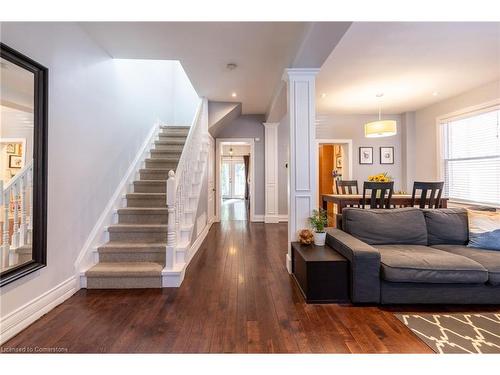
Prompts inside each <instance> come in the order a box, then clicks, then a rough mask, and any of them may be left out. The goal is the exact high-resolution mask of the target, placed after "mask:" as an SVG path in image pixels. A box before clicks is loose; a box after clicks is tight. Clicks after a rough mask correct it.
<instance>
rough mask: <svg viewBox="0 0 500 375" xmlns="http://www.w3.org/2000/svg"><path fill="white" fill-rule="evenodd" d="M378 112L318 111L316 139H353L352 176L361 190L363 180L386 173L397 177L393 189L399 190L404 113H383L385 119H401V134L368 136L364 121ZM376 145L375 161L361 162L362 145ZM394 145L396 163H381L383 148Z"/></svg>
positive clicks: (375, 117) (374, 148)
mask: <svg viewBox="0 0 500 375" xmlns="http://www.w3.org/2000/svg"><path fill="white" fill-rule="evenodd" d="M377 118H378V117H377V115H340V114H318V115H317V116H316V138H317V139H328V138H330V139H334V138H335V139H352V146H353V152H352V155H353V176H352V178H353V179H354V180H358V186H359V188H360V189H361V188H362V183H363V181H367V178H368V176H369V175H372V174H377V173H383V172H387V173H388V174H389V175H390V176H392V178H393V179H394V189H395V190H400V189H402V188H403V187H404V184H403V169H402V162H401V160H402V159H401V131H400V128H401V116H400V115H384V116H383V118H384V119H392V120H396V121H397V122H398V134H397V135H395V136H393V137H384V138H365V136H364V124H365V123H367V122H369V121H374V120H376V119H377ZM363 146H367V147H373V164H371V165H365V164H363V165H362V164H359V147H363ZM381 146H393V147H394V164H380V150H379V149H380V147H381Z"/></svg>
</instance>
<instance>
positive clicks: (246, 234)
mask: <svg viewBox="0 0 500 375" xmlns="http://www.w3.org/2000/svg"><path fill="white" fill-rule="evenodd" d="M286 234H287V226H286V224H260V223H247V222H246V221H226V222H222V223H221V224H214V225H213V226H212V229H211V230H210V233H209V235H208V236H207V238H206V240H205V241H204V243H203V245H202V247H201V248H200V250H199V252H198V254H197V255H196V256H195V258H194V259H193V261H192V263H191V265H190V267H189V269H188V271H187V273H186V278H185V280H184V283H183V284H182V286H181V287H180V288H178V289H173V288H172V289H170V288H169V289H145V290H85V289H82V290H80V291H79V292H78V293H77V294H75V295H74V296H73V297H71V298H70V299H69V300H67V301H66V302H64V303H63V304H62V305H60V306H58V307H56V308H55V309H54V310H52V311H51V312H49V313H48V314H47V315H45V316H43V317H42V318H41V319H40V320H38V321H37V322H35V323H34V324H32V325H31V326H30V327H28V328H27V329H26V330H24V331H23V332H21V333H20V334H18V335H17V336H16V337H14V338H12V339H11V340H10V341H8V342H7V343H5V344H4V345H3V348H4V349H7V348H12V347H28V346H31V347H35V346H37V347H43V348H54V347H57V348H61V349H62V350H63V351H65V350H67V351H68V352H77V353H81V352H92V353H99V352H118V353H119V352H122V353H123V352H127V353H129V352H147V353H153V352H163V353H199V352H201V353H246V352H251V353H285V352H290V353H298V352H303V353H309V352H313V353H325V352H326V353H432V351H431V350H430V349H429V348H428V347H427V346H426V345H425V344H424V343H423V342H421V341H420V340H418V339H417V338H416V337H415V336H414V335H413V334H412V333H411V332H410V331H409V330H408V329H406V327H404V325H403V324H402V323H400V322H399V321H398V320H397V319H396V318H395V317H394V316H393V315H392V313H391V312H392V311H411V310H412V309H411V308H408V307H404V308H398V307H391V308H379V307H376V306H352V305H349V304H346V305H307V304H305V303H304V300H303V298H302V296H301V294H300V292H299V290H298V289H297V287H296V285H295V283H294V281H293V280H292V279H291V278H290V276H289V275H288V273H287V272H286V269H285V253H286V238H287V235H286ZM433 309H434V310H433ZM491 309H492V308H488V310H491ZM413 310H414V311H443V309H439V308H429V307H421V308H416V309H413ZM464 310H466V311H467V310H468V311H470V310H471V308H470V307H468V308H467V307H466V308H464ZM483 310H484V309H483ZM497 311H498V309H497Z"/></svg>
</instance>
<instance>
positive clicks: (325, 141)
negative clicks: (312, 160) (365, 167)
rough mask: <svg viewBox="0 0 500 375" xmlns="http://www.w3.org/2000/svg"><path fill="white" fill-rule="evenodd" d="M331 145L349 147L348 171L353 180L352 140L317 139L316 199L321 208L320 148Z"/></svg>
mask: <svg viewBox="0 0 500 375" xmlns="http://www.w3.org/2000/svg"><path fill="white" fill-rule="evenodd" d="M331 144H347V145H348V148H349V150H348V152H347V159H348V170H349V179H351V180H352V169H353V160H352V155H353V150H352V139H338V138H316V140H315V154H316V159H317V161H318V164H317V167H316V172H315V174H316V199H317V200H318V202H319V204H320V207H321V197H320V196H319V152H318V151H319V146H320V145H331Z"/></svg>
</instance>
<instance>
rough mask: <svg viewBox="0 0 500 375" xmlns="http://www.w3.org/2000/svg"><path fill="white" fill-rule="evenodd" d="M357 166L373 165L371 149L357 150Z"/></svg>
mask: <svg viewBox="0 0 500 375" xmlns="http://www.w3.org/2000/svg"><path fill="white" fill-rule="evenodd" d="M359 164H373V147H360V148H359Z"/></svg>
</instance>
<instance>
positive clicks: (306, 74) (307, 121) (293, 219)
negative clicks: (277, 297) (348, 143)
mask: <svg viewBox="0 0 500 375" xmlns="http://www.w3.org/2000/svg"><path fill="white" fill-rule="evenodd" d="M318 71H319V69H286V70H285V74H284V76H283V78H284V80H286V81H287V95H288V98H287V100H288V105H287V107H288V114H289V116H290V161H289V171H290V172H289V175H288V176H289V193H290V196H289V199H290V201H289V213H288V254H287V259H286V266H287V269H288V272H292V259H291V247H290V243H291V242H292V241H296V239H297V232H298V230H300V229H302V228H308V227H309V224H308V222H307V218H308V217H309V216H310V215H311V211H312V210H313V209H314V208H316V200H317V199H316V196H317V186H316V178H315V171H316V164H317V150H316V148H315V146H314V144H315V143H314V140H315V138H316V134H315V131H316V130H315V128H316V127H315V120H316V104H315V97H316V91H315V77H316V74H317V73H318Z"/></svg>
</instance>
